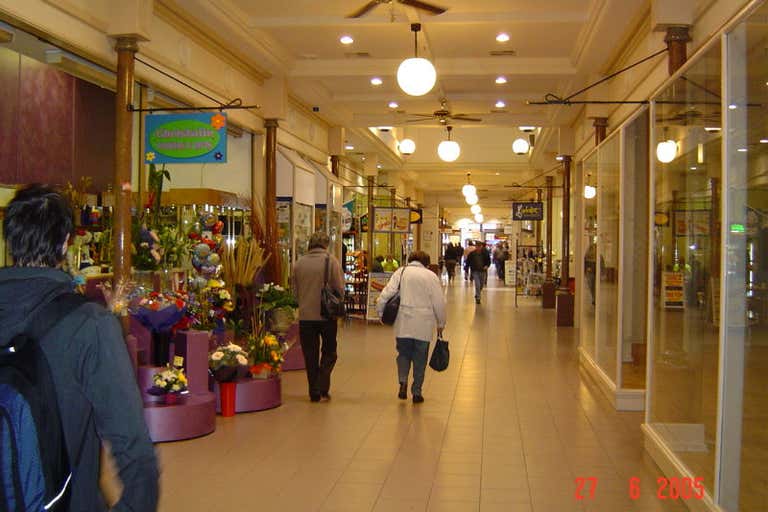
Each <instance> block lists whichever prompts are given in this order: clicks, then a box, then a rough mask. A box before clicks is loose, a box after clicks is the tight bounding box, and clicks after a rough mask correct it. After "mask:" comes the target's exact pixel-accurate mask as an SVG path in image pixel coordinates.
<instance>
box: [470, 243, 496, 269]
mask: <svg viewBox="0 0 768 512" xmlns="http://www.w3.org/2000/svg"><path fill="white" fill-rule="evenodd" d="M467 262H468V263H469V268H470V269H471V270H472V271H473V272H479V271H481V270H485V269H486V268H488V267H490V266H491V255H490V254H488V249H476V250H474V251H472V252H471V253H470V254H469V257H468V259H467Z"/></svg>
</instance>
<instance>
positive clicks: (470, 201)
mask: <svg viewBox="0 0 768 512" xmlns="http://www.w3.org/2000/svg"><path fill="white" fill-rule="evenodd" d="M464 200H465V201H466V202H467V204H468V205H470V206H474V205H476V204H477V202H478V201H479V199H478V198H477V195H473V196H467V197H465V198H464Z"/></svg>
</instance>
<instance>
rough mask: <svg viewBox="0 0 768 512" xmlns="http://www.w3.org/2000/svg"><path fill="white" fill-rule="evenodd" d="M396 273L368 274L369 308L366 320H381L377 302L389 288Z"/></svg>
mask: <svg viewBox="0 0 768 512" xmlns="http://www.w3.org/2000/svg"><path fill="white" fill-rule="evenodd" d="M393 273H394V272H371V273H370V274H368V307H367V308H366V315H365V318H366V319H367V320H379V313H378V312H377V311H376V301H377V300H378V299H379V295H381V292H382V290H384V288H385V287H386V286H387V283H388V282H389V278H390V277H392V274H393Z"/></svg>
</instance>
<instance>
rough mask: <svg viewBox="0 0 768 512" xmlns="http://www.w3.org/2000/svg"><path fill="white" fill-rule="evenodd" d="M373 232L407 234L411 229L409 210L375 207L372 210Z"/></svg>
mask: <svg viewBox="0 0 768 512" xmlns="http://www.w3.org/2000/svg"><path fill="white" fill-rule="evenodd" d="M373 219H374V222H373V231H374V232H376V233H408V232H409V231H410V228H411V210H410V209H408V208H389V207H381V206H377V207H376V208H375V209H374V210H373Z"/></svg>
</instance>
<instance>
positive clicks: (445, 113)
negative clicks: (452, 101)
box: [405, 99, 482, 125]
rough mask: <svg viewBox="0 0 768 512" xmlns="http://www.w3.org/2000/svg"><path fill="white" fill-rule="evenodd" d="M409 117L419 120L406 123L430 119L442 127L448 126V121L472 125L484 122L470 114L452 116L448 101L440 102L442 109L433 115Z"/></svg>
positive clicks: (410, 121) (410, 120)
mask: <svg viewBox="0 0 768 512" xmlns="http://www.w3.org/2000/svg"><path fill="white" fill-rule="evenodd" d="M408 115H409V116H414V117H417V118H418V119H409V120H407V121H405V122H406V123H423V122H424V121H427V120H429V119H437V121H438V122H439V123H440V124H442V125H447V124H448V121H468V122H472V123H479V122H481V121H482V119H480V118H479V117H470V115H469V114H452V113H451V111H450V110H448V101H447V100H445V99H442V100H440V108H439V109H438V110H435V111H434V112H432V113H431V114H408Z"/></svg>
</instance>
